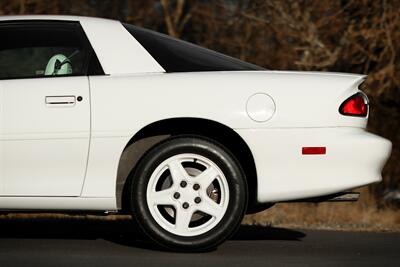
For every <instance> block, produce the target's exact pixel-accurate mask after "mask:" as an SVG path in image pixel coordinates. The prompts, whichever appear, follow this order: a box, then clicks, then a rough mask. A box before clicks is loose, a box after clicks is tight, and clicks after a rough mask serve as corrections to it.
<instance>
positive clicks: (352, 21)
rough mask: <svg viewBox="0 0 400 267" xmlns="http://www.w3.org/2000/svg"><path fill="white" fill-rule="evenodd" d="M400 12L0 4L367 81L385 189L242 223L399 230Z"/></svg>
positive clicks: (237, 5) (4, 11)
mask: <svg viewBox="0 0 400 267" xmlns="http://www.w3.org/2000/svg"><path fill="white" fill-rule="evenodd" d="M399 11H400V1H399V0H379V1H378V0H349V1H344V0H342V1H339V0H336V1H334V0H332V1H317V0H315V1H307V0H299V1H293V0H283V1H272V0H264V1H262V0H251V1H249V0H141V1H138V0H136V1H135V0H121V1H117V0H103V1H101V0H87V1H81V0H42V1H39V0H0V15H9V14H75V15H85V16H99V17H107V18H113V19H118V20H122V21H126V22H130V23H133V24H136V25H139V26H144V27H147V28H151V29H154V30H157V31H161V32H165V33H168V34H169V35H172V36H175V37H178V38H181V39H185V40H188V41H191V42H194V43H197V44H200V45H202V46H205V47H208V48H211V49H214V50H217V51H220V52H223V53H226V54H229V55H231V56H234V57H238V58H241V59H243V60H246V61H249V62H252V63H255V64H258V65H261V66H264V67H266V68H268V69H273V70H316V71H339V72H354V73H364V74H368V79H367V82H366V83H365V85H364V89H363V90H364V91H365V92H367V93H368V95H369V97H370V101H371V104H372V108H371V115H370V121H369V130H370V131H372V132H375V133H378V134H379V135H382V136H385V137H386V138H388V139H390V140H391V141H392V142H393V144H394V150H393V153H392V157H391V159H390V161H389V163H388V164H387V165H386V167H385V169H384V172H383V173H384V181H383V183H381V184H378V185H374V186H371V187H370V188H369V189H368V190H364V191H365V192H364V193H367V194H366V195H367V196H366V197H364V198H363V199H362V201H361V202H360V203H359V204H357V205H356V206H354V205H353V206H352V207H353V208H349V206H348V204H346V205H347V206H340V205H339V206H336V207H332V206H330V205H332V204H323V205H318V206H313V205H309V204H308V205H305V204H296V205H297V206H291V208H289V207H287V206H285V205H281V206H280V207H279V209H278V210H277V209H276V210H272V212H270V213H271V214H273V215H271V216H272V217H268V216H267V217H265V216H264V215H263V214H261V215H260V214H258V215H255V216H253V217H249V218H248V220H250V221H252V220H255V221H258V222H260V221H266V220H272V221H276V222H280V221H285V220H286V221H288V219H287V216H286V215H285V214H288V213H291V214H292V216H291V217H290V218H291V219H290V220H291V221H296V220H303V221H304V218H305V216H308V215H309V212H312V211H316V210H317V209H322V210H323V211H321V210H320V211H319V213H324V211H325V212H328V213H329V214H328V215H327V214H324V215H323V216H324V218H326V217H327V216H328V217H329V216H331V217H332V218H333V221H335V218H336V219H337V220H336V221H340V222H342V221H351V216H338V215H335V214H338V212H337V211H338V210H339V209H340V210H346V212H348V213H352V211H354V210H357V211H358V212H359V213H362V215H363V216H364V215H365V214H371V212H372V213H373V214H378V215H376V216H375V215H374V216H375V217H374V216H372V217H371V216H369V215H368V216H367V217H365V218H366V219H365V220H364V221H366V222H370V223H371V221H372V220H375V219H377V220H379V218H381V217H382V216H380V214H382V212H385V213H384V214H385V216H386V217H387V216H392V219H391V220H390V222H391V223H394V224H397V225H399V224H400V217H399V215H398V212H397V213H396V212H395V211H393V209H395V208H396V205H398V204H399V201H400V187H399V180H400V164H399V159H400V149H399V146H400V131H399V126H400V75H399V71H400V65H399V63H400V53H399V52H400V12H399ZM321 90H323V88H321ZM341 205H342V204H341ZM338 207H339V208H338ZM310 209H311V211H310ZM388 209H390V210H392V211H393V212H392V213H390V212H388ZM383 210H384V211H383ZM293 214H297V215H298V216H297V217H296V216H294V215H293ZM388 214H391V215H388ZM347 215H350V214H347ZM279 216H280V217H279ZM386 217H385V218H386ZM285 218H286V219H285ZM313 218H314V219H315V218H316V217H315V216H314V217H313ZM315 220H316V221H318V219H315ZM315 220H314V221H315ZM309 223H310V224H312V222H311V221H310V222H309Z"/></svg>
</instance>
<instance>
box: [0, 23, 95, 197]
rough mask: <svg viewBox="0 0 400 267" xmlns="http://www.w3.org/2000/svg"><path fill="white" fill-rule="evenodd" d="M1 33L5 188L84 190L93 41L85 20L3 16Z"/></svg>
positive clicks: (0, 160) (0, 171)
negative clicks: (83, 23)
mask: <svg viewBox="0 0 400 267" xmlns="http://www.w3.org/2000/svg"><path fill="white" fill-rule="evenodd" d="M0 36H1V38H0V39H1V42H0V90H1V92H0V93H1V97H0V100H1V106H0V116H1V118H0V123H1V125H0V151H1V152H0V153H1V156H0V180H1V184H2V188H3V190H2V191H0V194H1V195H3V196H79V195H80V193H81V190H82V186H83V182H84V179H85V172H86V166H87V158H88V151H89V140H90V94H89V81H88V77H87V70H88V64H89V61H90V60H89V59H90V56H91V53H93V52H92V50H91V48H90V45H89V44H88V41H87V39H86V38H85V36H84V33H83V31H82V29H81V27H80V25H79V23H77V22H76V23H75V22H55V21H54V22H45V21H30V22H5V23H4V22H2V23H1V24H0Z"/></svg>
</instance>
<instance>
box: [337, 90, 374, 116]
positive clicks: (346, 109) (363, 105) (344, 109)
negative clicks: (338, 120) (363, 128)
mask: <svg viewBox="0 0 400 267" xmlns="http://www.w3.org/2000/svg"><path fill="white" fill-rule="evenodd" d="M339 112H340V114H343V115H349V116H359V117H366V116H367V115H368V100H367V97H366V96H365V95H364V94H362V93H357V94H355V95H352V96H351V97H349V98H347V99H346V101H344V102H343V103H342V105H340V108H339Z"/></svg>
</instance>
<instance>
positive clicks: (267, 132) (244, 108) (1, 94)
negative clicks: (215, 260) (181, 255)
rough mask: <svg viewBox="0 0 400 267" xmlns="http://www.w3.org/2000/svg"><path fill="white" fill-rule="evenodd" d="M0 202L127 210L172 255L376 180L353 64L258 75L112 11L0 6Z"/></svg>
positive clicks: (385, 149)
mask: <svg viewBox="0 0 400 267" xmlns="http://www.w3.org/2000/svg"><path fill="white" fill-rule="evenodd" d="M0 36H1V39H0V40H1V42H0V101H1V103H0V118H1V120H0V134H1V142H0V146H1V147H0V152H1V154H0V177H1V179H0V196H1V198H0V209H2V210H7V211H9V210H14V211H18V210H23V211H25V210H30V211H32V210H33V211H35V210H37V211H39V210H40V211H42V210H46V211H50V210H51V211H77V210H79V211H84V212H95V211H97V212H98V211H101V212H120V213H123V212H125V213H126V212H129V213H132V214H134V217H135V218H136V219H137V221H138V222H139V224H140V226H141V227H142V228H143V230H144V231H145V233H147V234H148V235H149V237H150V238H151V239H153V240H154V241H156V242H157V243H158V244H160V245H162V246H164V247H166V248H169V249H173V250H185V251H200V250H208V249H210V248H213V247H215V246H217V245H218V244H220V243H221V242H223V241H224V240H226V239H227V238H229V237H230V236H231V235H232V234H233V233H234V232H235V230H236V229H237V228H238V226H239V224H240V222H241V220H242V218H243V216H244V214H245V213H246V212H252V211H256V210H261V209H263V208H266V207H267V206H268V205H272V204H273V203H277V202H282V201H296V200H306V199H314V200H315V199H316V198H317V199H318V197H324V198H322V199H329V198H330V197H337V196H339V195H340V194H342V192H345V191H347V190H349V189H353V188H356V187H360V186H364V185H367V184H371V183H375V182H379V181H381V179H382V178H381V170H382V168H383V166H384V164H385V162H386V160H387V159H388V157H389V155H390V151H391V142H390V141H388V140H386V139H383V138H381V137H379V136H376V135H373V134H370V133H368V132H366V131H365V128H366V125H367V120H368V113H369V105H368V99H367V96H366V95H365V94H364V93H363V92H361V91H360V89H359V86H360V84H361V83H363V81H364V80H365V76H363V75H355V74H344V73H323V72H322V73H317V72H288V71H268V70H265V69H263V68H261V67H259V66H255V65H252V64H249V63H246V62H243V61H240V60H238V59H234V58H231V57H228V56H225V55H222V54H220V53H217V52H214V51H211V50H208V49H205V48H201V47H199V46H196V45H193V44H190V43H187V42H183V41H180V40H177V39H173V38H170V37H168V36H166V35H163V34H159V33H156V32H153V31H149V30H145V29H143V28H139V27H135V26H132V25H128V24H123V23H121V22H118V21H113V20H105V19H97V18H86V17H72V16H5V17H0Z"/></svg>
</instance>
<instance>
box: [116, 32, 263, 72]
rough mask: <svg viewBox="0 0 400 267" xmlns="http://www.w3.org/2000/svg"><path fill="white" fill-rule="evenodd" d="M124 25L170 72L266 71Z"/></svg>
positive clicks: (176, 40) (210, 51) (159, 34)
mask: <svg viewBox="0 0 400 267" xmlns="http://www.w3.org/2000/svg"><path fill="white" fill-rule="evenodd" d="M124 26H125V28H126V29H127V30H128V31H129V32H130V33H131V34H132V36H133V37H134V38H135V39H136V40H137V41H138V42H139V43H140V44H141V45H142V46H143V47H144V48H145V49H146V50H147V52H149V53H150V55H151V56H152V57H153V58H154V59H155V60H156V61H157V62H158V63H159V64H160V65H161V66H162V67H163V68H164V70H165V71H166V72H190V71H235V70H265V69H264V68H262V67H260V66H257V65H254V64H250V63H247V62H244V61H242V60H239V59H236V58H233V57H230V56H227V55H224V54H221V53H218V52H215V51H212V50H209V49H206V48H203V47H200V46H198V45H194V44H192V43H188V42H185V41H182V40H178V39H175V38H172V37H170V36H168V35H165V34H161V33H157V32H154V31H150V30H146V29H143V28H140V27H136V26H133V25H129V24H124Z"/></svg>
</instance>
